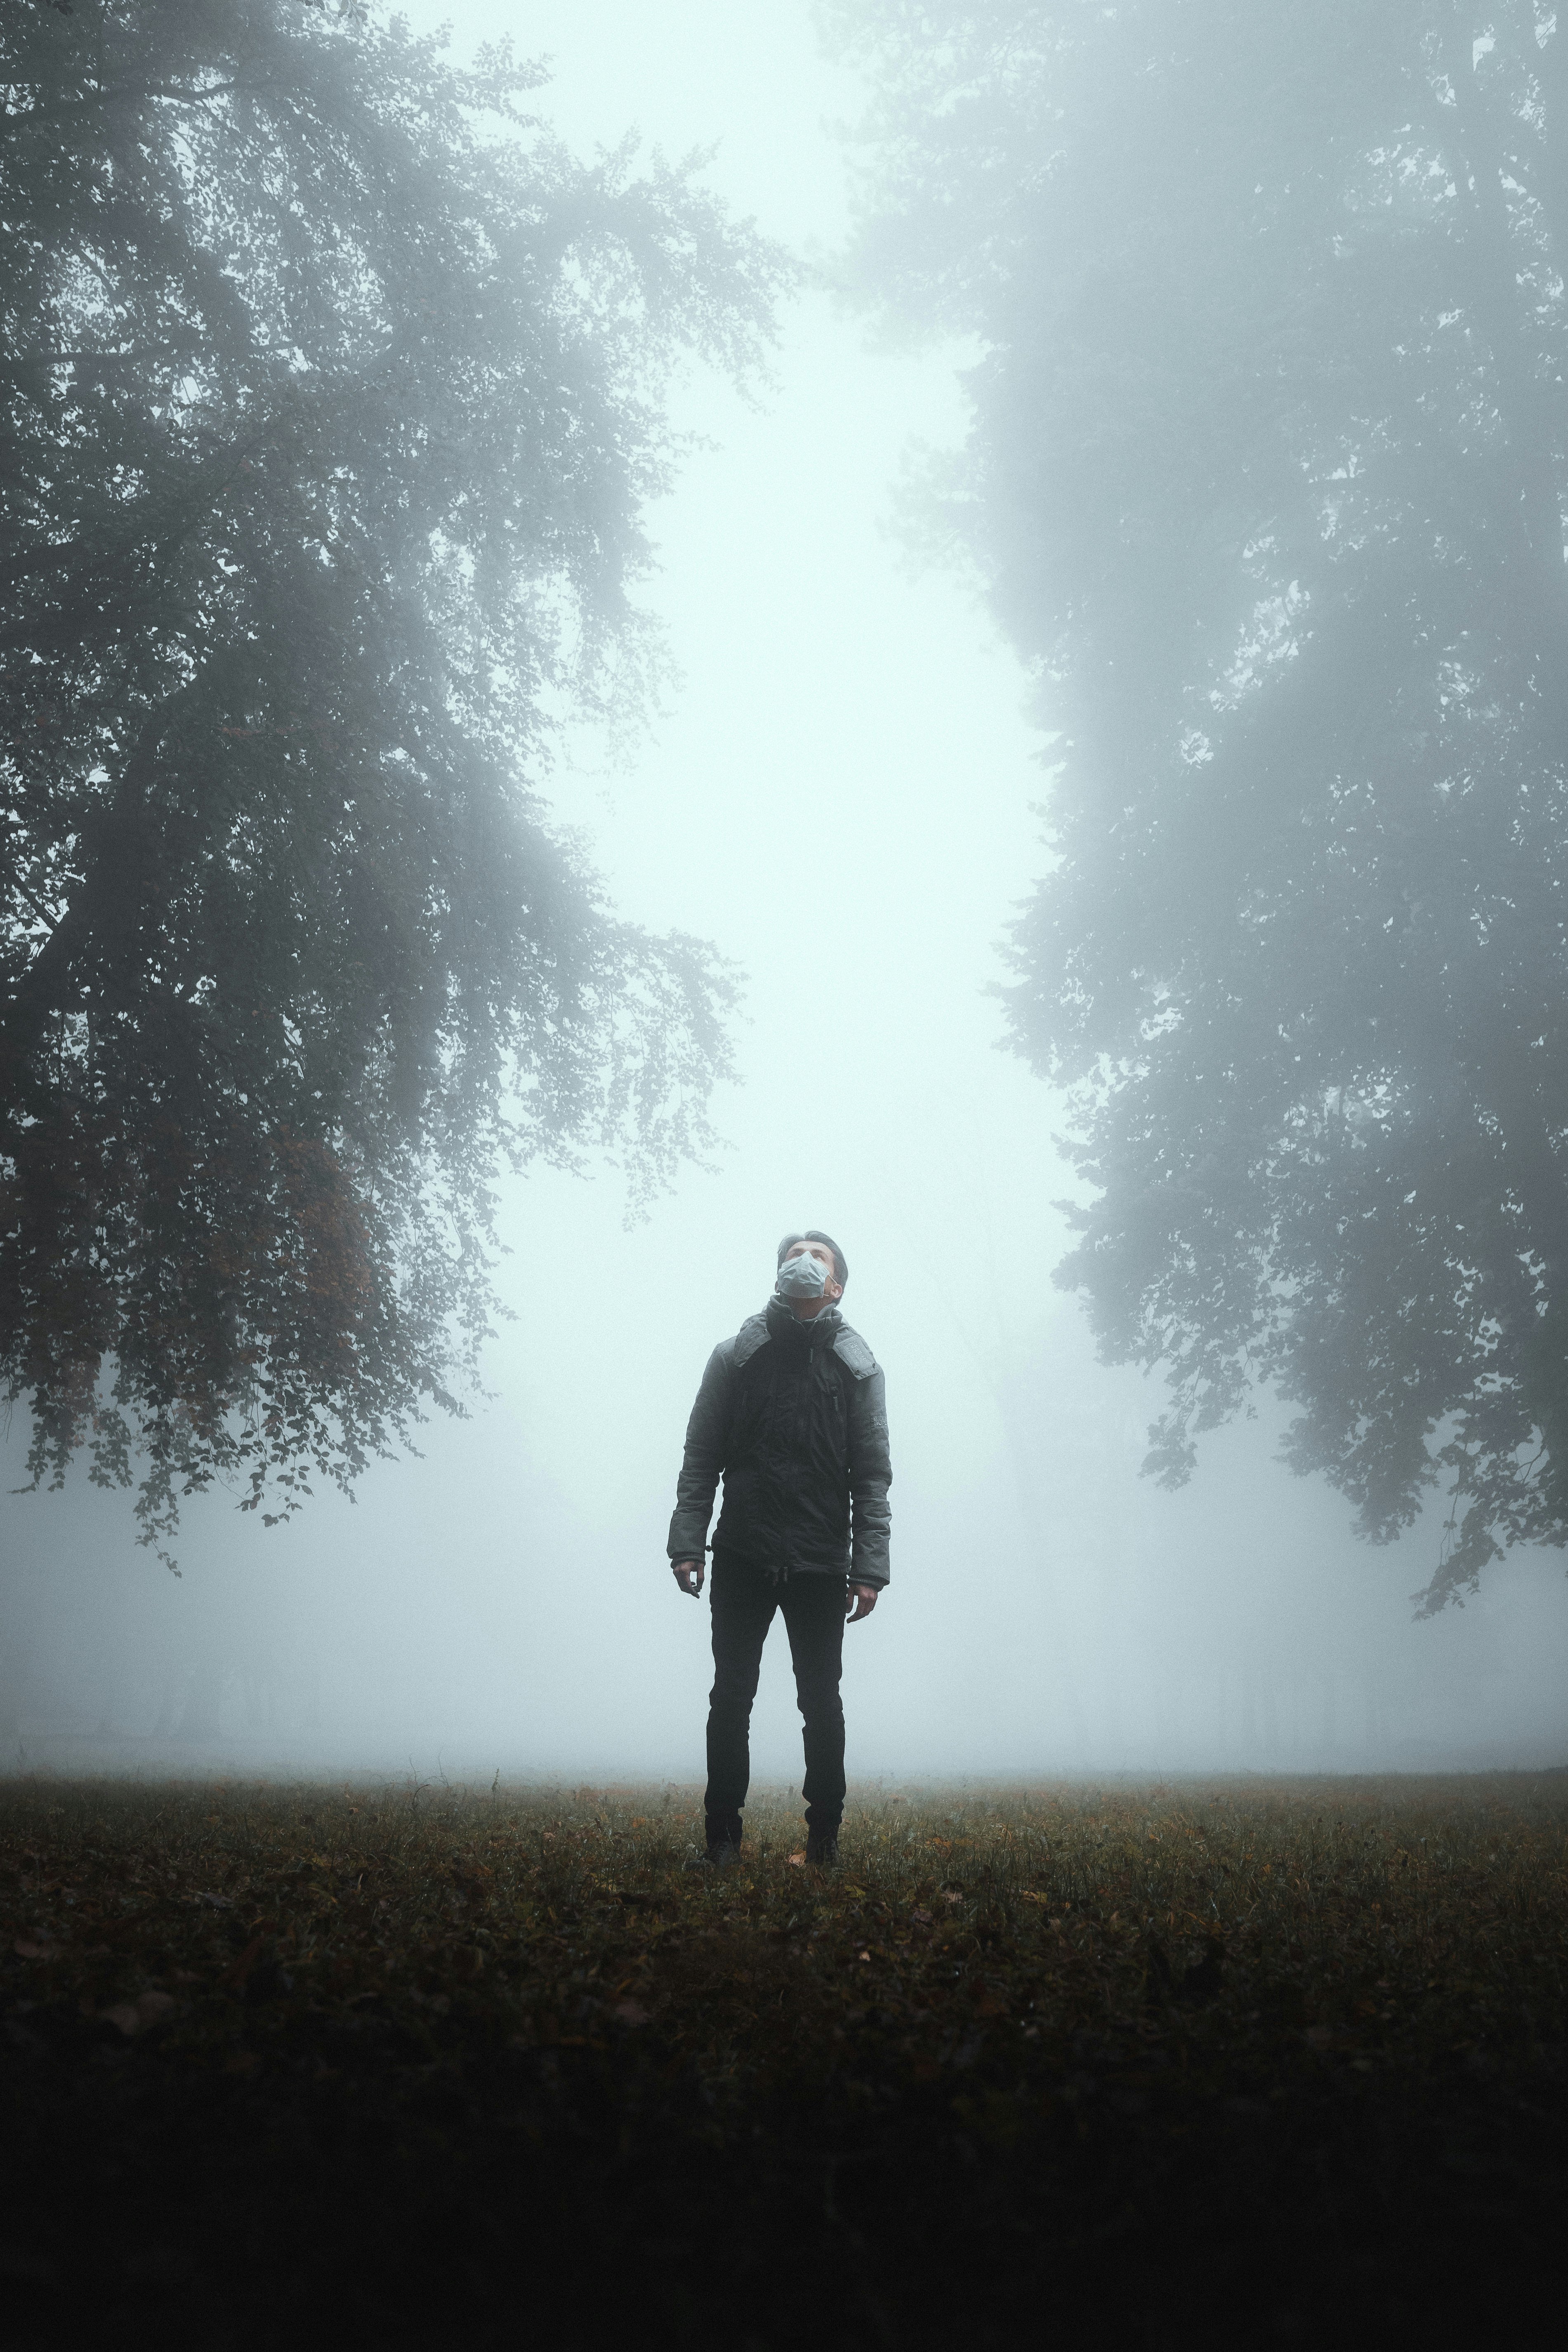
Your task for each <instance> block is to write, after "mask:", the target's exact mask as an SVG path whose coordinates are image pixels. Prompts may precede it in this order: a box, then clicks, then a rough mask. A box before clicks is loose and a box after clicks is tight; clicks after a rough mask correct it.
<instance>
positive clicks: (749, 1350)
mask: <svg viewBox="0 0 1568 2352" xmlns="http://www.w3.org/2000/svg"><path fill="white" fill-rule="evenodd" d="M721 1475H722V1477H723V1480H724V1507H723V1509H722V1511H721V1513H720V1516H719V1524H718V1526H717V1528H715V1529H714V1531H713V1543H714V1547H715V1548H716V1549H720V1548H721V1549H724V1550H726V1551H732V1552H734V1553H736V1554H737V1555H738V1556H740V1557H741V1558H742V1559H752V1560H755V1561H757V1562H758V1563H759V1565H761V1566H763V1567H764V1568H767V1569H769V1570H772V1571H773V1574H774V1575H778V1574H787V1575H795V1574H796V1573H797V1572H799V1571H802V1570H805V1571H807V1572H816V1573H821V1574H826V1575H832V1576H845V1575H847V1576H850V1577H852V1578H853V1579H854V1581H855V1582H856V1583H857V1584H876V1585H882V1584H886V1583H887V1581H888V1578H889V1567H888V1535H889V1515H888V1487H889V1483H890V1482H891V1479H892V1475H893V1472H892V1465H891V1463H890V1461H889V1455H888V1408H887V1399H886V1393H885V1389H884V1384H883V1380H882V1374H881V1370H880V1369H879V1365H878V1363H877V1360H876V1358H875V1357H874V1356H873V1355H872V1353H871V1350H870V1349H869V1348H868V1346H867V1345H866V1342H865V1340H864V1339H861V1337H860V1335H859V1333H858V1331H852V1330H851V1329H850V1328H849V1326H848V1324H847V1323H846V1322H845V1320H844V1318H843V1317H842V1316H841V1315H839V1314H838V1313H837V1309H834V1308H825V1309H824V1310H823V1312H822V1313H821V1314H820V1315H816V1316H814V1317H813V1318H811V1319H810V1320H809V1321H806V1320H803V1319H801V1318H797V1317H796V1316H795V1315H793V1314H792V1313H791V1312H790V1309H789V1308H788V1307H786V1306H785V1305H784V1302H783V1301H782V1300H781V1299H777V1298H773V1299H770V1300H769V1301H768V1304H767V1307H766V1309H765V1310H764V1312H763V1314H761V1315H752V1316H748V1317H747V1318H746V1320H745V1322H744V1323H742V1326H741V1328H740V1329H739V1330H738V1331H737V1332H736V1334H735V1336H734V1338H733V1339H721V1341H720V1342H719V1345H718V1346H717V1347H716V1348H715V1349H714V1350H713V1353H712V1354H711V1355H710V1357H709V1359H708V1369H707V1370H706V1371H705V1372H704V1373H703V1375H702V1385H701V1387H700V1389H699V1390H698V1391H697V1402H696V1403H695V1404H694V1405H693V1406H692V1408H691V1419H690V1421H689V1423H688V1425H687V1431H686V1457H685V1460H684V1461H683V1462H682V1464H681V1468H680V1476H679V1481H678V1483H677V1486H676V1504H675V1517H673V1518H672V1519H671V1520H670V1523H669V1557H670V1558H671V1559H701V1558H702V1554H703V1549H704V1547H705V1545H706V1542H707V1538H708V1522H709V1519H710V1517H711V1516H712V1510H713V1496H714V1491H715V1489H716V1488H717V1486H718V1484H719V1480H720V1477H721Z"/></svg>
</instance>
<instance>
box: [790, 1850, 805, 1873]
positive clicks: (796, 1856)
mask: <svg viewBox="0 0 1568 2352" xmlns="http://www.w3.org/2000/svg"><path fill="white" fill-rule="evenodd" d="M789 1866H790V1868H791V1869H792V1870H804V1869H805V1854H804V1853H792V1854H791V1856H790V1858H789Z"/></svg>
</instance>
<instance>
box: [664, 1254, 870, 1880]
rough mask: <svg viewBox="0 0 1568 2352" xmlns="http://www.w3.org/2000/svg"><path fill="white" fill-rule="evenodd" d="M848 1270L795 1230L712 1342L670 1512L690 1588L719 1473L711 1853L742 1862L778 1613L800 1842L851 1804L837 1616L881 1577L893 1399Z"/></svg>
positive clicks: (672, 1540) (683, 1579) (833, 1854)
mask: <svg viewBox="0 0 1568 2352" xmlns="http://www.w3.org/2000/svg"><path fill="white" fill-rule="evenodd" d="M848 1279H849V1268H848V1266H847V1265H846V1264H845V1261H844V1253H843V1251H842V1250H841V1249H840V1248H839V1247H838V1244H837V1242H835V1241H834V1240H832V1238H831V1237H830V1236H829V1235H828V1234H819V1233H809V1234H785V1235H784V1240H783V1241H782V1242H780V1244H779V1248H778V1261H777V1280H776V1284H775V1287H774V1291H773V1297H771V1298H770V1299H769V1301H768V1303H767V1307H765V1309H764V1310H763V1313H762V1314H761V1315H752V1316H749V1317H748V1318H747V1319H746V1321H745V1322H744V1323H742V1326H741V1328H740V1329H739V1331H737V1332H736V1334H735V1337H734V1338H733V1339H721V1341H720V1343H719V1345H718V1346H717V1347H716V1348H715V1349H714V1350H713V1353H712V1354H711V1356H710V1358H709V1359H708V1369H707V1370H706V1371H705V1372H704V1373H703V1375H702V1385H701V1387H700V1389H699V1391H697V1402H696V1403H695V1405H693V1407H692V1409H691V1419H690V1422H689V1424H688V1427H687V1432H686V1458H685V1460H684V1462H683V1463H682V1465H681V1470H680V1477H679V1482H678V1484H677V1486H676V1504H675V1517H673V1518H672V1519H671V1521H670V1523H669V1559H670V1565H671V1566H672V1568H673V1569H674V1570H675V1580H676V1582H677V1584H678V1585H679V1587H680V1590H681V1591H683V1592H689V1593H690V1594H691V1595H692V1597H693V1598H694V1599H695V1598H696V1597H697V1596H698V1595H699V1594H700V1592H701V1591H702V1563H703V1555H704V1551H705V1549H706V1547H707V1538H708V1521H709V1519H710V1516H711V1514H712V1510H713V1494H714V1489H715V1488H716V1487H717V1486H718V1484H719V1479H720V1475H721V1474H722V1475H723V1480H724V1507H723V1509H722V1511H721V1513H720V1516H719V1525H718V1527H717V1528H716V1529H715V1530H714V1535H713V1590H712V1605H713V1691H712V1696H711V1699H710V1703H709V1711H708V1797H707V1816H708V1824H707V1826H708V1859H709V1861H710V1862H712V1863H716V1864H730V1863H734V1862H738V1861H739V1859H740V1851H741V1809H742V1806H743V1805H744V1803H745V1801H746V1791H747V1789H748V1788H749V1787H750V1785H751V1777H752V1758H751V1741H750V1731H751V1722H752V1699H753V1698H754V1697H755V1696H756V1694H757V1675H758V1670H759V1669H760V1667H761V1664H762V1658H763V1643H764V1642H765V1641H766V1639H767V1634H768V1627H769V1626H770V1625H771V1624H772V1622H773V1612H774V1610H775V1609H779V1610H782V1611H783V1612H784V1630H785V1631H786V1633H788V1635H789V1647H790V1656H791V1658H792V1660H793V1661H794V1664H795V1694H796V1696H797V1697H798V1699H799V1701H800V1712H801V1717H802V1719H803V1722H804V1726H805V1730H804V1735H803V1736H804V1739H805V1789H804V1791H803V1793H804V1795H805V1822H806V1840H805V1858H806V1860H807V1861H808V1862H811V1863H821V1864H829V1863H834V1862H837V1859H838V1825H839V1822H840V1821H841V1820H842V1819H843V1815H844V1708H843V1705H842V1703H841V1701H840V1699H839V1696H838V1677H839V1669H840V1657H841V1653H842V1650H843V1646H844V1625H845V1620H846V1618H847V1620H848V1622H849V1623H850V1624H851V1625H858V1623H859V1622H860V1620H861V1619H862V1618H863V1617H868V1616H869V1615H870V1614H871V1612H872V1610H873V1609H874V1608H875V1607H876V1605H877V1595H878V1593H879V1591H881V1589H882V1587H883V1586H884V1585H885V1584H886V1583H887V1581H888V1526H889V1521H888V1486H889V1481H890V1480H891V1477H892V1468H891V1465H890V1464H889V1459H888V1412H887V1403H886V1399H885V1394H884V1389H883V1382H882V1375H881V1372H880V1370H879V1368H878V1365H877V1360H876V1358H875V1357H874V1356H873V1355H872V1353H871V1350H870V1349H869V1348H868V1346H867V1345H866V1342H865V1340H864V1339H861V1337H860V1335H859V1333H858V1331H852V1330H851V1329H850V1328H849V1326H848V1324H847V1323H846V1322H845V1320H844V1318H843V1317H842V1316H841V1315H840V1314H839V1312H838V1301H839V1299H840V1298H842V1297H843V1296H844V1286H845V1284H846V1283H847V1281H848Z"/></svg>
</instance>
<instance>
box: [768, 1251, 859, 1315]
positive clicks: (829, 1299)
mask: <svg viewBox="0 0 1568 2352" xmlns="http://www.w3.org/2000/svg"><path fill="white" fill-rule="evenodd" d="M795 1257H814V1258H815V1259H816V1262H817V1264H818V1265H820V1266H821V1268H822V1270H823V1273H824V1274H825V1275H826V1282H825V1284H824V1285H823V1289H822V1294H821V1296H820V1297H817V1298H792V1299H791V1300H790V1302H789V1304H790V1305H791V1307H794V1309H795V1313H796V1314H797V1315H800V1316H805V1317H810V1316H813V1315H820V1314H821V1312H822V1310H823V1308H824V1307H831V1306H832V1305H833V1303H834V1301H835V1300H836V1299H838V1298H842V1297H843V1296H844V1285H843V1284H842V1283H841V1282H836V1281H835V1280H834V1276H833V1252H832V1251H831V1250H830V1249H829V1248H828V1246H827V1244H826V1242H796V1243H795V1244H793V1246H792V1247H791V1248H789V1249H786V1250H785V1252H784V1258H783V1261H782V1263H783V1264H784V1265H788V1264H789V1262H790V1260H791V1258H795Z"/></svg>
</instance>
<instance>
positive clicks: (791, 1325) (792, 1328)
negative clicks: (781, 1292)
mask: <svg viewBox="0 0 1568 2352" xmlns="http://www.w3.org/2000/svg"><path fill="white" fill-rule="evenodd" d="M763 1321H764V1322H765V1323H766V1325H767V1327H768V1337H769V1339H776V1340H778V1341H780V1342H781V1343H782V1344H783V1345H784V1347H786V1348H789V1347H795V1348H805V1349H809V1348H816V1347H824V1348H830V1347H831V1346H832V1345H833V1342H834V1340H835V1339H837V1336H838V1334H839V1332H840V1331H841V1330H842V1329H843V1328H844V1318H843V1317H842V1315H840V1313H839V1312H838V1309H837V1307H824V1308H823V1310H822V1312H821V1314H820V1315H812V1316H807V1317H804V1318H803V1317H801V1316H799V1315H796V1314H795V1313H794V1312H793V1310H792V1309H791V1308H790V1307H786V1306H785V1305H784V1300H783V1299H782V1298H770V1299H769V1301H768V1303H767V1306H766V1307H765V1308H764V1310H763Z"/></svg>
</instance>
